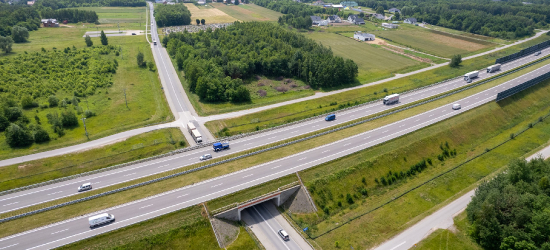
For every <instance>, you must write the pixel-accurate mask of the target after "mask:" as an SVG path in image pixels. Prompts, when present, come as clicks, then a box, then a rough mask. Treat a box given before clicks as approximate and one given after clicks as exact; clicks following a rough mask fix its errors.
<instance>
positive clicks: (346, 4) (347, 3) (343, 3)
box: [340, 1, 358, 7]
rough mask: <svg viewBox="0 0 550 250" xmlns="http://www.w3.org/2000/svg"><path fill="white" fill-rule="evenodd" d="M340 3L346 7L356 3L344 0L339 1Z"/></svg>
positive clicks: (353, 5)
mask: <svg viewBox="0 0 550 250" xmlns="http://www.w3.org/2000/svg"><path fill="white" fill-rule="evenodd" d="M340 5H342V6H346V7H355V6H357V5H358V4H357V3H356V2H352V1H345V2H341V3H340Z"/></svg>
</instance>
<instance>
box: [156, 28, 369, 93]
mask: <svg viewBox="0 0 550 250" xmlns="http://www.w3.org/2000/svg"><path fill="white" fill-rule="evenodd" d="M163 43H165V44H167V45H166V46H167V49H168V53H169V54H170V55H171V56H172V57H173V58H174V59H175V60H176V65H177V67H178V68H179V69H183V71H184V72H185V76H186V79H187V81H188V83H189V88H190V89H189V90H190V91H191V92H194V93H196V94H197V95H198V96H199V97H200V98H201V100H203V101H208V102H223V101H232V102H242V101H248V100H250V93H249V92H248V90H247V89H246V88H245V87H244V86H242V79H247V78H250V77H253V76H254V75H264V76H272V77H280V76H284V77H293V78H298V79H301V80H303V81H304V82H306V83H307V84H309V85H310V86H311V87H312V88H320V87H333V86H340V85H344V84H349V83H352V82H353V81H354V80H355V77H356V76H357V71H358V68H357V65H356V64H355V62H353V61H351V60H349V59H346V60H344V59H343V58H342V57H337V56H334V55H333V54H332V50H331V49H330V48H325V47H323V46H321V45H320V44H317V43H316V42H315V41H313V40H311V39H308V38H306V37H304V36H303V35H301V34H297V33H295V32H292V31H289V30H286V29H284V28H283V27H280V26H279V25H276V24H272V23H262V22H246V23H239V22H235V23H234V24H233V25H231V26H229V27H227V28H225V29H216V30H214V31H212V30H210V29H208V30H207V31H200V32H197V33H188V32H183V33H171V34H170V36H169V39H164V41H163Z"/></svg>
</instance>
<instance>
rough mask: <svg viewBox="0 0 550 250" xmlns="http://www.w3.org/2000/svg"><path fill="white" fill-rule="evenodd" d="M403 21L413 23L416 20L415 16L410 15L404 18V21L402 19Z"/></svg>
mask: <svg viewBox="0 0 550 250" xmlns="http://www.w3.org/2000/svg"><path fill="white" fill-rule="evenodd" d="M403 22H404V23H408V24H415V23H416V22H417V21H416V18H414V17H410V18H407V19H405V21H403Z"/></svg>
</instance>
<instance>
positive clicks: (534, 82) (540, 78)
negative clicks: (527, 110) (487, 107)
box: [496, 72, 550, 102]
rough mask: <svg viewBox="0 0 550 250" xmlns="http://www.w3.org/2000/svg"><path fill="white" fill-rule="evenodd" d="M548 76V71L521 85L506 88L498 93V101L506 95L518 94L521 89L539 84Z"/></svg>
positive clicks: (549, 73)
mask: <svg viewBox="0 0 550 250" xmlns="http://www.w3.org/2000/svg"><path fill="white" fill-rule="evenodd" d="M548 78H550V72H546V73H544V74H543V75H540V76H537V77H536V78H533V79H531V80H529V81H526V82H524V83H522V84H520V85H517V86H514V87H512V88H509V89H507V90H504V91H502V92H499V93H498V94H497V99H496V101H497V102H498V101H500V100H502V99H504V98H506V97H509V96H512V95H515V94H517V93H519V92H521V91H523V90H525V89H528V88H530V87H533V86H535V85H537V84H539V83H540V82H542V81H544V80H546V79H548Z"/></svg>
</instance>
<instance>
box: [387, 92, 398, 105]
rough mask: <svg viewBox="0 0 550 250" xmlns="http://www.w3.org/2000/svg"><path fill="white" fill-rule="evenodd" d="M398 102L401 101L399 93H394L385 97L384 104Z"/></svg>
mask: <svg viewBox="0 0 550 250" xmlns="http://www.w3.org/2000/svg"><path fill="white" fill-rule="evenodd" d="M398 102H399V94H392V95H389V96H386V97H384V104H385V105H389V104H393V103H398Z"/></svg>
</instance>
